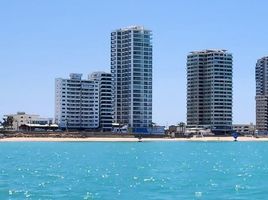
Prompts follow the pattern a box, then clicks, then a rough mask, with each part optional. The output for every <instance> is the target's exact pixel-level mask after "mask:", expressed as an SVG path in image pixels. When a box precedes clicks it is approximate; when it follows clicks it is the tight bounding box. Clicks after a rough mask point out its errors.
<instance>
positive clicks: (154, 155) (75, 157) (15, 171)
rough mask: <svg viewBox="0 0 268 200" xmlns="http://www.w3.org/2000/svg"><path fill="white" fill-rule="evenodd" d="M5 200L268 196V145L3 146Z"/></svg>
mask: <svg viewBox="0 0 268 200" xmlns="http://www.w3.org/2000/svg"><path fill="white" fill-rule="evenodd" d="M5 199H42V200H43V199H108V200H110V199H124V200H132V199H133V200H134V199H135V200H136V199H137V200H139V199H143V200H147V199H158V200H163V199H164V200H169V199H170V200H171V199H172V200H173V199H213V200H214V199H268V143H267V142H139V143H138V142H3V143H0V200H5Z"/></svg>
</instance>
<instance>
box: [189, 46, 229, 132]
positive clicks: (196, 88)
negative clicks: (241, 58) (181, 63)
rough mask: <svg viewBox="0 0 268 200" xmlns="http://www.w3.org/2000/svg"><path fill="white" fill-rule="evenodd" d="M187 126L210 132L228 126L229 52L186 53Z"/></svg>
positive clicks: (227, 130) (219, 130) (224, 129)
mask: <svg viewBox="0 0 268 200" xmlns="http://www.w3.org/2000/svg"><path fill="white" fill-rule="evenodd" d="M187 127H189V128H191V127H192V128H202V127H204V128H208V129H211V131H212V132H213V133H214V134H227V133H230V132H231V130H232V54H231V53H229V52H227V51H226V50H214V49H212V50H210V49H207V50H203V51H193V52H190V54H189V55H188V56H187Z"/></svg>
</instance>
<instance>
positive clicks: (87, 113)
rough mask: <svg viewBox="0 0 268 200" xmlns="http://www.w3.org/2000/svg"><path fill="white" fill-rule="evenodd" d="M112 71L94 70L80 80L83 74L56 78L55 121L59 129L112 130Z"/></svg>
mask: <svg viewBox="0 0 268 200" xmlns="http://www.w3.org/2000/svg"><path fill="white" fill-rule="evenodd" d="M111 81H112V80H111V74H110V73H105V72H94V73H92V74H91V75H89V76H88V79H86V80H83V79H82V74H75V73H72V74H70V78H69V79H63V78H57V79H56V85H55V88H56V89H55V93H56V94H55V96H56V99H55V122H56V123H57V124H59V126H60V128H62V129H79V130H99V131H111V130H112V85H111Z"/></svg>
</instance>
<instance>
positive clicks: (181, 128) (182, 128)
mask: <svg viewBox="0 0 268 200" xmlns="http://www.w3.org/2000/svg"><path fill="white" fill-rule="evenodd" d="M168 132H169V133H174V136H183V135H184V134H185V132H186V124H185V123H183V122H180V123H179V124H178V125H171V126H169V127H168Z"/></svg>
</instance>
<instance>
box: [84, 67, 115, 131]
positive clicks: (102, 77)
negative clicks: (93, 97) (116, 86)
mask: <svg viewBox="0 0 268 200" xmlns="http://www.w3.org/2000/svg"><path fill="white" fill-rule="evenodd" d="M89 79H90V80H95V81H98V82H99V118H100V127H99V128H100V129H101V130H102V131H112V122H113V102H112V95H113V94H112V75H111V74H110V73H106V72H94V73H92V74H91V75H90V76H89Z"/></svg>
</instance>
